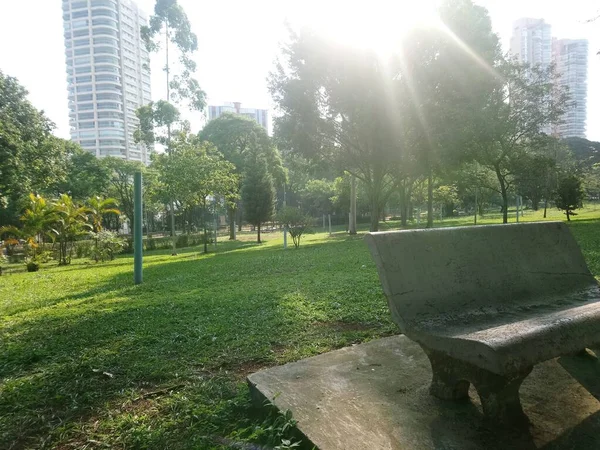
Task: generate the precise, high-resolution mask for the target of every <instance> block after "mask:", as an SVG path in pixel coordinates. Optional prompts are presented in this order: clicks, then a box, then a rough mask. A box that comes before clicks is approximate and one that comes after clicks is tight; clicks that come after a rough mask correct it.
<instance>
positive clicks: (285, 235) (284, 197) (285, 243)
mask: <svg viewBox="0 0 600 450" xmlns="http://www.w3.org/2000/svg"><path fill="white" fill-rule="evenodd" d="M285 185H286V183H283V207H284V208H285V207H286V206H287V201H286V200H287V199H286V194H287V193H286V191H285ZM287 232H288V230H287V224H284V225H283V248H284V249H286V248H287Z"/></svg>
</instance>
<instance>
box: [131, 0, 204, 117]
mask: <svg viewBox="0 0 600 450" xmlns="http://www.w3.org/2000/svg"><path fill="white" fill-rule="evenodd" d="M163 33H164V34H165V35H166V42H165V46H167V45H169V43H171V44H173V45H174V46H175V48H176V49H177V50H178V51H179V61H180V63H181V65H182V66H183V70H182V72H181V73H180V74H176V75H175V76H174V77H173V79H172V80H171V81H170V86H169V87H170V88H171V89H172V98H168V99H167V102H168V101H171V100H175V101H176V102H182V101H185V102H187V103H188V106H189V107H190V109H193V110H196V111H202V110H203V109H204V106H205V105H206V94H205V93H204V91H202V89H200V85H199V84H198V82H197V81H196V80H195V79H194V78H193V77H192V74H193V73H194V72H195V71H196V63H195V62H194V61H193V60H192V59H191V55H192V54H193V53H194V52H195V51H196V50H197V49H198V37H197V36H196V34H195V33H193V32H192V26H191V24H190V21H189V19H188V17H187V15H186V13H185V11H184V10H183V8H182V7H181V6H180V5H179V4H178V2H177V0H156V3H155V6H154V15H152V16H151V17H150V25H149V26H143V27H142V28H141V37H142V39H143V40H144V42H145V44H146V48H147V50H148V52H150V53H154V52H157V51H158V50H159V49H160V47H161V40H162V39H163ZM167 58H168V54H167ZM165 70H166V71H167V72H168V73H170V71H171V70H170V61H169V60H168V59H167V64H166V69H165Z"/></svg>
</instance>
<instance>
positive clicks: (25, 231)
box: [0, 194, 57, 260]
mask: <svg viewBox="0 0 600 450" xmlns="http://www.w3.org/2000/svg"><path fill="white" fill-rule="evenodd" d="M56 219H57V216H56V211H55V209H54V207H53V205H52V204H50V203H49V202H47V201H46V199H45V198H43V197H41V196H40V195H34V194H29V205H28V207H27V208H26V209H25V211H24V212H23V215H22V216H21V217H20V222H21V228H17V227H16V226H14V225H9V226H4V227H0V237H1V236H2V235H4V234H9V235H13V236H16V237H21V238H24V239H25V240H26V242H27V247H28V253H29V256H31V257H32V258H33V259H34V260H35V259H36V256H37V248H38V244H39V243H40V241H42V237H43V236H44V235H49V229H50V227H51V225H52V224H53V223H54V222H55V221H56Z"/></svg>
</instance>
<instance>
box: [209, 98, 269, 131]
mask: <svg viewBox="0 0 600 450" xmlns="http://www.w3.org/2000/svg"><path fill="white" fill-rule="evenodd" d="M241 105H242V104H241V103H240V102H232V103H225V104H224V105H221V106H209V107H208V120H213V119H216V118H217V117H219V116H220V115H221V114H223V113H226V112H230V113H234V114H241V115H242V116H246V117H250V118H251V119H253V120H255V121H256V122H257V123H258V124H259V125H260V126H261V127H263V128H264V129H265V131H266V132H267V133H268V132H269V110H268V109H255V108H242V107H241Z"/></svg>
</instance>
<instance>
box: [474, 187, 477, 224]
mask: <svg viewBox="0 0 600 450" xmlns="http://www.w3.org/2000/svg"><path fill="white" fill-rule="evenodd" d="M473 225H477V186H476V187H475V217H474V218H473Z"/></svg>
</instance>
